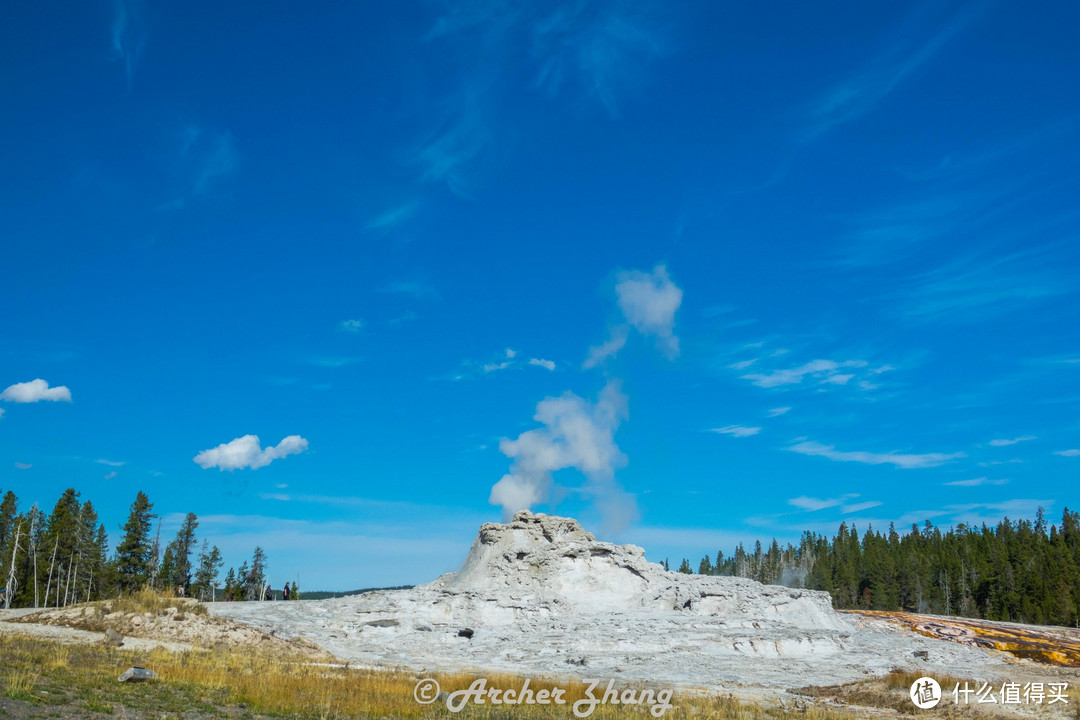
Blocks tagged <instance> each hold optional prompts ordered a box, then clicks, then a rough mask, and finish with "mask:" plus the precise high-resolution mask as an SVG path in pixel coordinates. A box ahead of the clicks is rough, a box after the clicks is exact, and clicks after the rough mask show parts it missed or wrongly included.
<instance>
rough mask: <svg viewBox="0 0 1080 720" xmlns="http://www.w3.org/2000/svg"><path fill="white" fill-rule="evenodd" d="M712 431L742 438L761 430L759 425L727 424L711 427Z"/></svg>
mask: <svg viewBox="0 0 1080 720" xmlns="http://www.w3.org/2000/svg"><path fill="white" fill-rule="evenodd" d="M712 431H713V432H714V433H720V434H721V435H731V436H732V437H737V438H744V437H750V436H751V435H757V434H758V433H759V432H761V428H759V427H746V426H745V425H727V426H725V427H722V428H713V429H712Z"/></svg>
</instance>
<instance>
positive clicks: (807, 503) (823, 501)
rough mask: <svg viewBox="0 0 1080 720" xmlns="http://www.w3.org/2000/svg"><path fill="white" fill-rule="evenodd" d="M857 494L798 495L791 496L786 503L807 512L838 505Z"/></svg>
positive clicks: (855, 496)
mask: <svg viewBox="0 0 1080 720" xmlns="http://www.w3.org/2000/svg"><path fill="white" fill-rule="evenodd" d="M857 497H859V496H858V495H854V494H847V495H843V496H841V497H838V498H815V497H807V496H805V495H800V496H799V497H795V498H791V499H790V500H788V505H794V506H795V507H797V508H800V509H802V510H807V511H809V512H815V511H817V510H824V509H825V508H831V507H838V506H840V505H842V504H843V503H844V502H845V501H847V500H850V499H851V498H857Z"/></svg>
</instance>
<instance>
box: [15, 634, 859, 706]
mask: <svg viewBox="0 0 1080 720" xmlns="http://www.w3.org/2000/svg"><path fill="white" fill-rule="evenodd" d="M0 657H2V658H3V659H4V662H3V663H0V689H2V692H3V694H4V695H6V696H8V697H13V698H15V699H20V700H29V701H43V702H48V703H54V704H58V703H65V704H68V705H77V706H78V707H80V708H84V709H86V710H92V711H97V712H102V711H104V712H109V711H110V710H112V709H113V708H114V707H115V708H117V709H118V710H119V712H120V714H123V713H124V712H125V711H124V710H123V708H131V709H142V710H150V711H152V712H154V713H155V716H157V714H160V713H172V714H176V715H181V714H183V713H184V712H185V711H187V710H190V709H196V710H198V711H199V712H200V713H202V714H201V715H200V717H208V718H210V717H222V718H227V717H229V718H231V717H234V716H236V715H237V710H238V709H242V710H243V714H248V713H252V712H253V713H258V714H259V715H260V716H262V715H265V716H271V717H282V718H305V719H306V718H313V719H315V718H317V719H318V720H339V719H341V720H344V719H345V718H350V719H351V718H393V719H394V720H407V719H413V718H417V719H419V718H427V719H434V718H475V719H477V720H496V719H500V718H505V719H506V720H510V719H511V718H512V719H513V720H545V719H547V718H560V719H561V718H568V717H573V716H574V714H573V711H572V707H573V703H574V702H575V701H577V700H580V699H582V698H584V697H585V692H586V689H587V687H588V686H587V685H586V684H585V683H582V682H579V681H569V680H560V679H552V678H529V680H528V682H529V688H530V689H531V690H533V691H534V692H537V691H539V690H541V689H545V688H546V689H548V690H552V689H553V688H555V687H559V688H563V689H565V691H566V692H565V695H564V699H565V704H562V705H555V704H552V705H546V706H545V705H539V704H536V705H493V704H491V703H490V702H486V703H485V704H483V705H478V704H469V705H468V706H467V707H466V708H465V709H464V710H463V711H462V712H459V713H451V712H450V711H449V710H448V709H447V707H446V703H445V701H440V702H436V703H433V704H429V705H421V704H419V703H418V702H417V701H416V700H415V699H414V695H413V691H414V689H415V687H416V684H417V681H418V680H419V679H420V678H421V676H419V675H417V674H416V673H413V672H405V671H390V670H371V669H357V668H348V667H328V666H325V665H317V664H312V663H311V662H310V660H309V659H308V658H302V657H301V656H299V655H297V656H293V657H268V656H265V655H260V654H258V653H255V652H244V651H237V650H229V651H214V652H209V651H191V652H185V653H170V652H167V651H165V650H155V651H153V652H151V653H149V654H138V653H133V652H131V651H127V650H123V649H115V648H109V647H104V646H89V645H70V646H61V645H59V644H58V643H55V642H51V641H41V640H38V639H35V638H27V637H17V636H0ZM131 665H141V666H143V667H149V668H151V669H153V670H154V671H155V672H157V673H158V676H159V679H158V680H157V681H153V682H149V683H143V684H137V685H132V684H120V683H117V681H116V678H117V676H118V675H119V674H120V673H121V672H123V670H125V669H127V668H128V667H130V666H131ZM430 677H433V678H434V679H435V680H437V681H438V683H439V685H440V687H441V688H442V689H443V690H444V691H446V692H451V693H452V692H454V691H457V690H464V689H466V688H468V687H470V685H471V684H472V683H473V681H474V680H476V679H477V678H478V677H479V676H477V675H473V674H470V673H433V674H431V675H430ZM483 677H485V678H486V680H487V684H488V687H494V688H499V689H503V690H505V689H510V688H521V687H522V685H523V683H524V682H525V678H524V677H521V676H516V675H506V674H486V675H484V676H483ZM606 684H607V681H606V680H605V681H604V682H603V683H602V684H601V685H600V686H599V687H598V688H597V689H596V690H594V691H593V692H594V695H597V696H599V695H602V693H603V690H604V689H605V688H606ZM616 687H617V689H618V690H619V691H620V693H621V692H623V691H625V690H626V689H628V688H629V689H634V690H635V692H640V691H641V690H644V689H645V688H646V684H645V683H629V682H619V681H616ZM648 687H649V688H650V689H652V690H653V691H654V693H655V692H657V691H659V690H661V689H662V686H658V685H655V684H649V685H648ZM40 691H44V692H40ZM654 697H657V696H656V695H654ZM43 698H44V700H43ZM670 703H671V709H670V710H668V711H666V712H665V713H663V715H662V717H664V718H691V717H692V718H709V719H712V718H715V719H716V720H782V719H783V718H794V717H798V718H804V719H805V720H852V718H855V717H858V715H854V714H850V713H847V712H843V711H837V710H833V709H828V708H821V707H815V706H814V705H813V703H812V702H810V701H809V700H808V701H807V702H806V703H802V704H800V707H799V708H794V709H784V708H780V707H769V706H761V705H756V704H749V703H744V702H741V701H739V700H736V699H734V698H733V697H731V696H726V695H708V694H695V693H691V692H689V691H682V690H674V691H672V694H671V696H670ZM649 710H650V705H647V704H642V705H630V704H626V705H598V706H597V707H596V708H595V709H594V711H593V712H592V714H591V715H590V717H591V718H596V719H598V720H611V719H612V718H641V719H643V720H644V719H645V718H651V717H656V715H653V714H651V713H650V712H649Z"/></svg>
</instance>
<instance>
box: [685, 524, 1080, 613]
mask: <svg viewBox="0 0 1080 720" xmlns="http://www.w3.org/2000/svg"><path fill="white" fill-rule="evenodd" d="M679 571H680V572H684V573H690V572H692V570H691V567H690V563H689V561H687V560H685V559H684V560H683V561H682V564H681V565H680V567H679ZM698 572H699V573H700V574H704V575H734V576H738V577H746V578H751V579H753V580H757V581H759V582H763V583H767V584H774V585H788V586H791V587H806V588H810V589H813V590H827V591H828V592H830V593H831V594H832V597H833V605H834V606H836V607H837V608H858V609H866V610H906V611H911V612H918V613H932V614H939V615H960V616H964V617H972V618H983V619H987V620H1005V621H1012V622H1022V623H1035V624H1041V625H1069V626H1072V625H1076V624H1077V623H1078V622H1080V513H1077V512H1070V511H1069V509H1068V508H1066V509H1065V511H1064V513H1063V515H1062V518H1061V525H1060V526H1058V525H1050V526H1048V525H1047V522H1046V519H1045V517H1044V515H1043V510H1042V508H1039V510H1038V513H1037V515H1036V517H1035V520H1034V521H1029V520H1020V521H1017V522H1012V521H1010V520H1009V519H1008V518H1005V519H1003V520H1002V521H1001V522H999V523H998V524H997V526H996V527H989V526H987V525H986V524H983V525H982V526H981V527H974V526H970V525H965V524H963V523H961V524H959V525H957V526H956V527H954V528H949V529H948V530H946V531H944V532H942V531H941V529H939V528H937V527H934V526H933V524H931V522H930V521H929V520H927V521H926V524H925V525H924V526H923V527H922V528H920V527H919V526H918V525H912V526H911V532H909V533H906V534H904V535H901V534H900V533H898V532H897V531H896V529H895V528H894V527H893V525H891V524H890V525H889V530H888V532H887V533H884V534H883V533H880V532H876V531H874V530H873V529H872V528H867V530H866V532H865V533H863V535H862V537H861V538H860V536H859V533H858V531H857V530H856V528H855V526H854V525H851V526H849V525H847V524H846V523H841V525H840V528H839V530H838V531H837V534H836V536H835V537H833V538H831V539H830V538H828V537H825V536H821V535H817V534H815V533H811V532H806V533H804V534H803V536H802V539H801V540H800V542H799V545H798V546H797V547H796V546H793V545H791V544H788V545H787V546H786V547H783V548H782V547H780V545H779V544H778V543H777V542H776V540H773V542H772V544H771V545H770V546H769V548H768V549H767V550H766V549H764V548H763V547H762V545H761V543H760V541H759V542H758V543H756V544H755V546H754V550H753V552H747V551H746V549H745V548H744V547H743V546H742V545H741V544H740V545H739V546H738V547H737V548H736V549H735V554H734V555H732V556H730V557H725V556H724V554H723V553H722V552H719V553H717V555H716V559H715V561H714V560H713V559H712V558H710V557H709V556H705V557H703V558H702V559H701V562H700V563H699V565H698Z"/></svg>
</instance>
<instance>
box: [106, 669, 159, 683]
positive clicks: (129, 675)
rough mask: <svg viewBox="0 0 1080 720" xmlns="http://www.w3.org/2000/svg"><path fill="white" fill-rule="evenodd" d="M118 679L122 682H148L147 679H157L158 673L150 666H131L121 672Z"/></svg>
mask: <svg viewBox="0 0 1080 720" xmlns="http://www.w3.org/2000/svg"><path fill="white" fill-rule="evenodd" d="M116 679H117V680H119V681H120V682H130V683H135V682H146V681H147V680H156V679H157V673H156V672H154V671H153V670H150V669H149V668H142V667H129V668H128V669H127V670H125V671H124V672H122V673H120V677H118V678H116Z"/></svg>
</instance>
